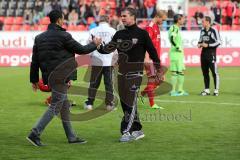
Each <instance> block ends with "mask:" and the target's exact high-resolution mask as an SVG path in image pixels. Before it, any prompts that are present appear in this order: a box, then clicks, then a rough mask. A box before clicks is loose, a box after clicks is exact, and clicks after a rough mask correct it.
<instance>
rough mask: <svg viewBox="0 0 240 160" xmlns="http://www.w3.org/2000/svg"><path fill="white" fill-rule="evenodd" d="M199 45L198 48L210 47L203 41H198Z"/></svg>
mask: <svg viewBox="0 0 240 160" xmlns="http://www.w3.org/2000/svg"><path fill="white" fill-rule="evenodd" d="M197 46H198V48H202V47H203V48H207V47H208V44H207V43H204V42H203V43H198V45H197Z"/></svg>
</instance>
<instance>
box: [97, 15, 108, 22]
mask: <svg viewBox="0 0 240 160" xmlns="http://www.w3.org/2000/svg"><path fill="white" fill-rule="evenodd" d="M99 22H109V17H108V16H107V15H102V16H100V18H99Z"/></svg>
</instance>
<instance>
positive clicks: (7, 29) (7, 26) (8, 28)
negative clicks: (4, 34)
mask: <svg viewBox="0 0 240 160" xmlns="http://www.w3.org/2000/svg"><path fill="white" fill-rule="evenodd" d="M11 29H12V25H4V28H3V30H4V31H11Z"/></svg>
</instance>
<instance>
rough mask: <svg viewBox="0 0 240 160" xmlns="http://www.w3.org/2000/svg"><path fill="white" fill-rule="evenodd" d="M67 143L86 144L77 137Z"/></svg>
mask: <svg viewBox="0 0 240 160" xmlns="http://www.w3.org/2000/svg"><path fill="white" fill-rule="evenodd" d="M68 143H70V144H84V143H87V141H86V140H84V139H81V138H78V137H77V138H76V139H75V140H73V141H68Z"/></svg>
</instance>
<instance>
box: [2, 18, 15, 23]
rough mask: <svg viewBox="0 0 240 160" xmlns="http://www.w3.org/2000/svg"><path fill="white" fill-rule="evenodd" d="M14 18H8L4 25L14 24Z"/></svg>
mask: <svg viewBox="0 0 240 160" xmlns="http://www.w3.org/2000/svg"><path fill="white" fill-rule="evenodd" d="M13 21H14V17H6V18H5V19H4V24H13Z"/></svg>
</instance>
